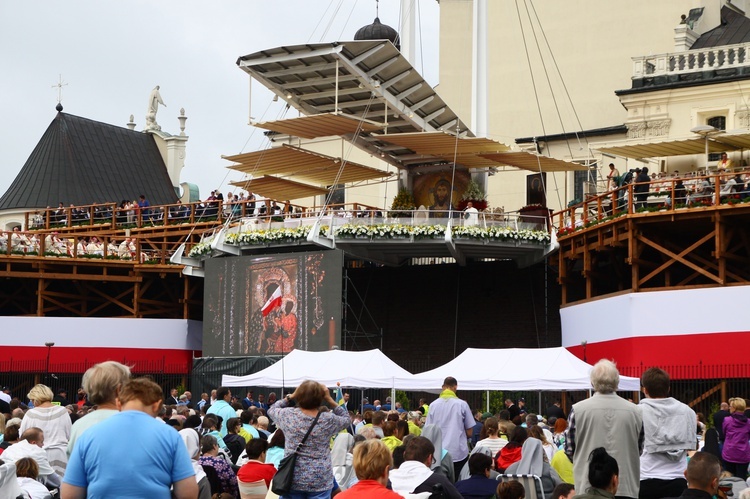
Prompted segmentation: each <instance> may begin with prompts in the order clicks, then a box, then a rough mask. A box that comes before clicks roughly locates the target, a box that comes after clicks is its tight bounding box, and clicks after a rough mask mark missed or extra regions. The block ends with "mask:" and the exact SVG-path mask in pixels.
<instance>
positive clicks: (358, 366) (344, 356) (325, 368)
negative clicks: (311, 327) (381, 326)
mask: <svg viewBox="0 0 750 499" xmlns="http://www.w3.org/2000/svg"><path fill="white" fill-rule="evenodd" d="M411 377H412V374H411V373H410V372H409V371H407V370H405V369H402V368H401V367H399V365H398V364H396V363H395V362H393V361H392V360H391V359H389V358H388V357H386V356H385V354H383V352H381V351H380V350H367V351H365V352H346V351H344V350H330V351H328V352H307V351H304V350H292V351H291V352H289V354H288V355H286V356H285V357H284V358H283V359H282V360H280V361H278V362H276V363H275V364H273V365H271V366H268V367H267V368H265V369H263V370H262V371H259V372H257V373H255V374H248V375H247V376H229V375H226V374H225V375H224V376H222V377H221V384H222V385H223V386H271V387H279V386H287V387H296V386H299V384H300V383H302V382H303V381H305V380H307V379H312V380H315V381H318V382H320V383H323V384H324V385H326V386H328V387H329V388H333V387H335V386H336V383H341V386H342V387H347V388H393V387H394V380H395V379H396V378H399V379H409V378H411ZM396 388H398V387H397V386H396Z"/></svg>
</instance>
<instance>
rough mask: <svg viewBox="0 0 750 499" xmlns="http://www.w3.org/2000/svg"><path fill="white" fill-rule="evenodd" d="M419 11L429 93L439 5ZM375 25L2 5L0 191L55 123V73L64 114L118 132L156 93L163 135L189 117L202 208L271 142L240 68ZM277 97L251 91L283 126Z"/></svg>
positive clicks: (127, 7) (281, 5)
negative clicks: (241, 162)
mask: <svg viewBox="0 0 750 499" xmlns="http://www.w3.org/2000/svg"><path fill="white" fill-rule="evenodd" d="M418 7H419V9H418V10H419V13H421V15H420V16H418V18H417V19H418V20H417V23H418V24H417V31H418V32H419V31H420V29H419V28H420V24H421V33H422V37H421V41H422V44H423V49H422V50H420V49H419V48H418V49H417V54H418V56H417V57H418V61H417V63H416V67H417V69H419V70H420V71H422V69H423V70H424V71H423V76H424V77H425V79H426V80H427V81H428V82H429V83H430V84H432V85H433V86H434V85H436V84H437V83H438V82H437V74H438V70H437V61H438V47H437V45H438V39H437V22H438V15H439V13H438V8H439V7H438V4H437V2H436V0H418ZM399 13H400V0H381V1H380V20H381V22H383V23H384V24H388V25H390V26H392V27H394V28H397V29H398V24H399V17H400V15H399ZM374 17H375V0H285V1H279V0H243V1H237V0H233V1H224V0H222V1H216V2H206V1H198V0H179V1H178V0H159V1H145V0H137V1H135V0H128V1H121V2H103V1H101V0H86V1H83V0H65V1H61V0H34V1H12V0H0V110H1V111H2V119H0V144H2V146H1V147H0V160H1V161H2V162H1V163H0V193H3V192H5V190H6V189H7V188H8V186H9V185H10V183H11V182H12V181H13V179H14V178H15V177H16V175H17V174H18V172H19V171H20V170H21V167H22V166H23V164H24V163H25V162H26V159H27V158H28V157H29V155H30V154H31V151H32V150H33V148H34V147H35V146H36V144H37V142H38V141H39V139H40V138H41V136H42V134H43V133H44V131H45V130H46V129H47V127H48V126H49V124H50V122H51V121H52V120H53V119H54V117H55V114H56V111H55V106H56V105H57V95H58V94H57V89H55V88H53V86H54V85H55V84H57V82H58V78H59V75H62V80H63V83H64V84H66V86H64V87H63V91H62V105H63V107H64V112H66V113H70V114H73V115H76V116H82V117H85V118H89V119H93V120H96V121H101V122H104V123H110V124H113V125H120V126H125V124H126V123H127V122H128V119H129V117H130V115H131V114H132V115H134V116H135V123H136V125H137V126H136V129H137V130H141V129H143V126H144V122H145V114H146V106H147V102H148V96H149V93H150V92H151V90H152V89H153V88H154V86H156V85H160V87H161V90H160V92H161V96H162V98H163V99H164V102H165V104H166V105H167V107H166V108H160V109H159V112H158V114H157V121H158V123H159V125H161V127H162V130H164V131H166V132H169V133H172V134H179V131H180V130H179V124H178V121H177V116H178V115H179V110H180V108H185V114H186V116H187V117H188V120H187V125H186V130H185V131H186V133H187V135H189V136H190V140H189V141H188V144H187V160H186V166H185V168H184V169H183V171H182V181H183V182H184V181H187V182H192V183H195V184H197V185H198V186H199V187H200V190H201V197H203V198H205V197H206V196H208V193H209V191H210V190H212V189H215V188H219V187H220V188H222V190H224V191H225V192H226V191H227V190H230V189H229V188H228V187H227V182H228V181H229V180H238V179H240V178H241V175H240V174H238V173H236V172H230V171H229V170H227V169H226V168H225V167H226V166H227V165H228V164H229V162H227V161H225V160H222V159H221V157H220V156H221V155H222V154H224V155H228V154H237V153H240V152H250V151H254V150H258V149H261V148H263V147H264V140H265V139H264V138H263V134H262V130H260V129H255V128H253V127H251V126H248V125H247V123H248V80H249V77H248V76H247V74H246V73H244V72H243V71H242V70H240V69H239V68H238V67H237V65H236V60H237V58H238V57H239V56H242V55H246V54H250V53H253V52H256V51H259V50H263V49H267V48H273V47H278V46H281V45H295V44H300V43H317V42H321V41H322V42H332V41H338V40H351V39H353V38H354V33H355V32H356V30H357V29H358V28H360V27H361V26H363V25H365V24H370V23H371V22H372V20H373V19H374ZM419 54H422V55H423V57H424V61H423V62H422V61H420V60H419V57H420V55H419ZM271 99H272V95H271V93H270V92H268V91H267V90H265V88H264V87H261V85H260V84H258V83H257V82H256V83H255V84H254V85H253V102H252V115H253V117H254V118H255V119H256V120H258V121H261V118H262V119H263V120H268V119H274V118H276V117H277V116H278V114H279V112H280V111H281V107H282V105H281V103H275V104H274V103H271ZM269 104H270V107H269ZM264 113H265V116H264ZM227 174H229V177H227ZM230 187H231V186H230ZM62 201H64V200H62Z"/></svg>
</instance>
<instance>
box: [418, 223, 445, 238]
mask: <svg viewBox="0 0 750 499" xmlns="http://www.w3.org/2000/svg"><path fill="white" fill-rule="evenodd" d="M411 233H412V235H413V236H414V238H415V239H429V238H435V237H443V236H445V225H415V226H414V227H412V231H411Z"/></svg>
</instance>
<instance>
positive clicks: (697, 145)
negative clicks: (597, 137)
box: [591, 137, 727, 159]
mask: <svg viewBox="0 0 750 499" xmlns="http://www.w3.org/2000/svg"><path fill="white" fill-rule="evenodd" d="M591 148H592V149H596V150H597V151H599V152H601V153H604V154H612V155H614V156H621V157H623V158H634V159H647V158H663V157H666V156H686V155H690V154H705V152H706V139H705V138H702V137H695V138H688V139H673V140H664V141H659V142H647V143H640V144H638V143H635V144H634V143H632V142H618V143H610V144H592V145H591ZM726 149H727V146H726V145H722V144H719V143H717V142H715V141H714V140H711V139H709V141H708V152H712V153H713V152H722V151H725V150H726Z"/></svg>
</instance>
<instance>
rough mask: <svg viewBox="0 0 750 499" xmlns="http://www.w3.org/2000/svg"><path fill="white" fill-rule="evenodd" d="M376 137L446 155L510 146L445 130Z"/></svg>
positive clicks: (476, 152)
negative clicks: (458, 135)
mask: <svg viewBox="0 0 750 499" xmlns="http://www.w3.org/2000/svg"><path fill="white" fill-rule="evenodd" d="M377 138H378V139H379V140H381V141H383V142H388V143H390V144H394V145H397V146H401V147H403V148H404V149H409V150H411V151H414V152H415V153H417V154H426V155H431V156H448V157H451V158H452V157H453V154H459V155H464V154H481V153H493V152H505V151H509V150H510V147H509V146H507V145H505V144H503V143H502V142H497V141H495V140H492V139H488V138H483V137H457V136H455V135H452V134H448V133H445V132H423V133H398V134H388V135H378V136H377Z"/></svg>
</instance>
